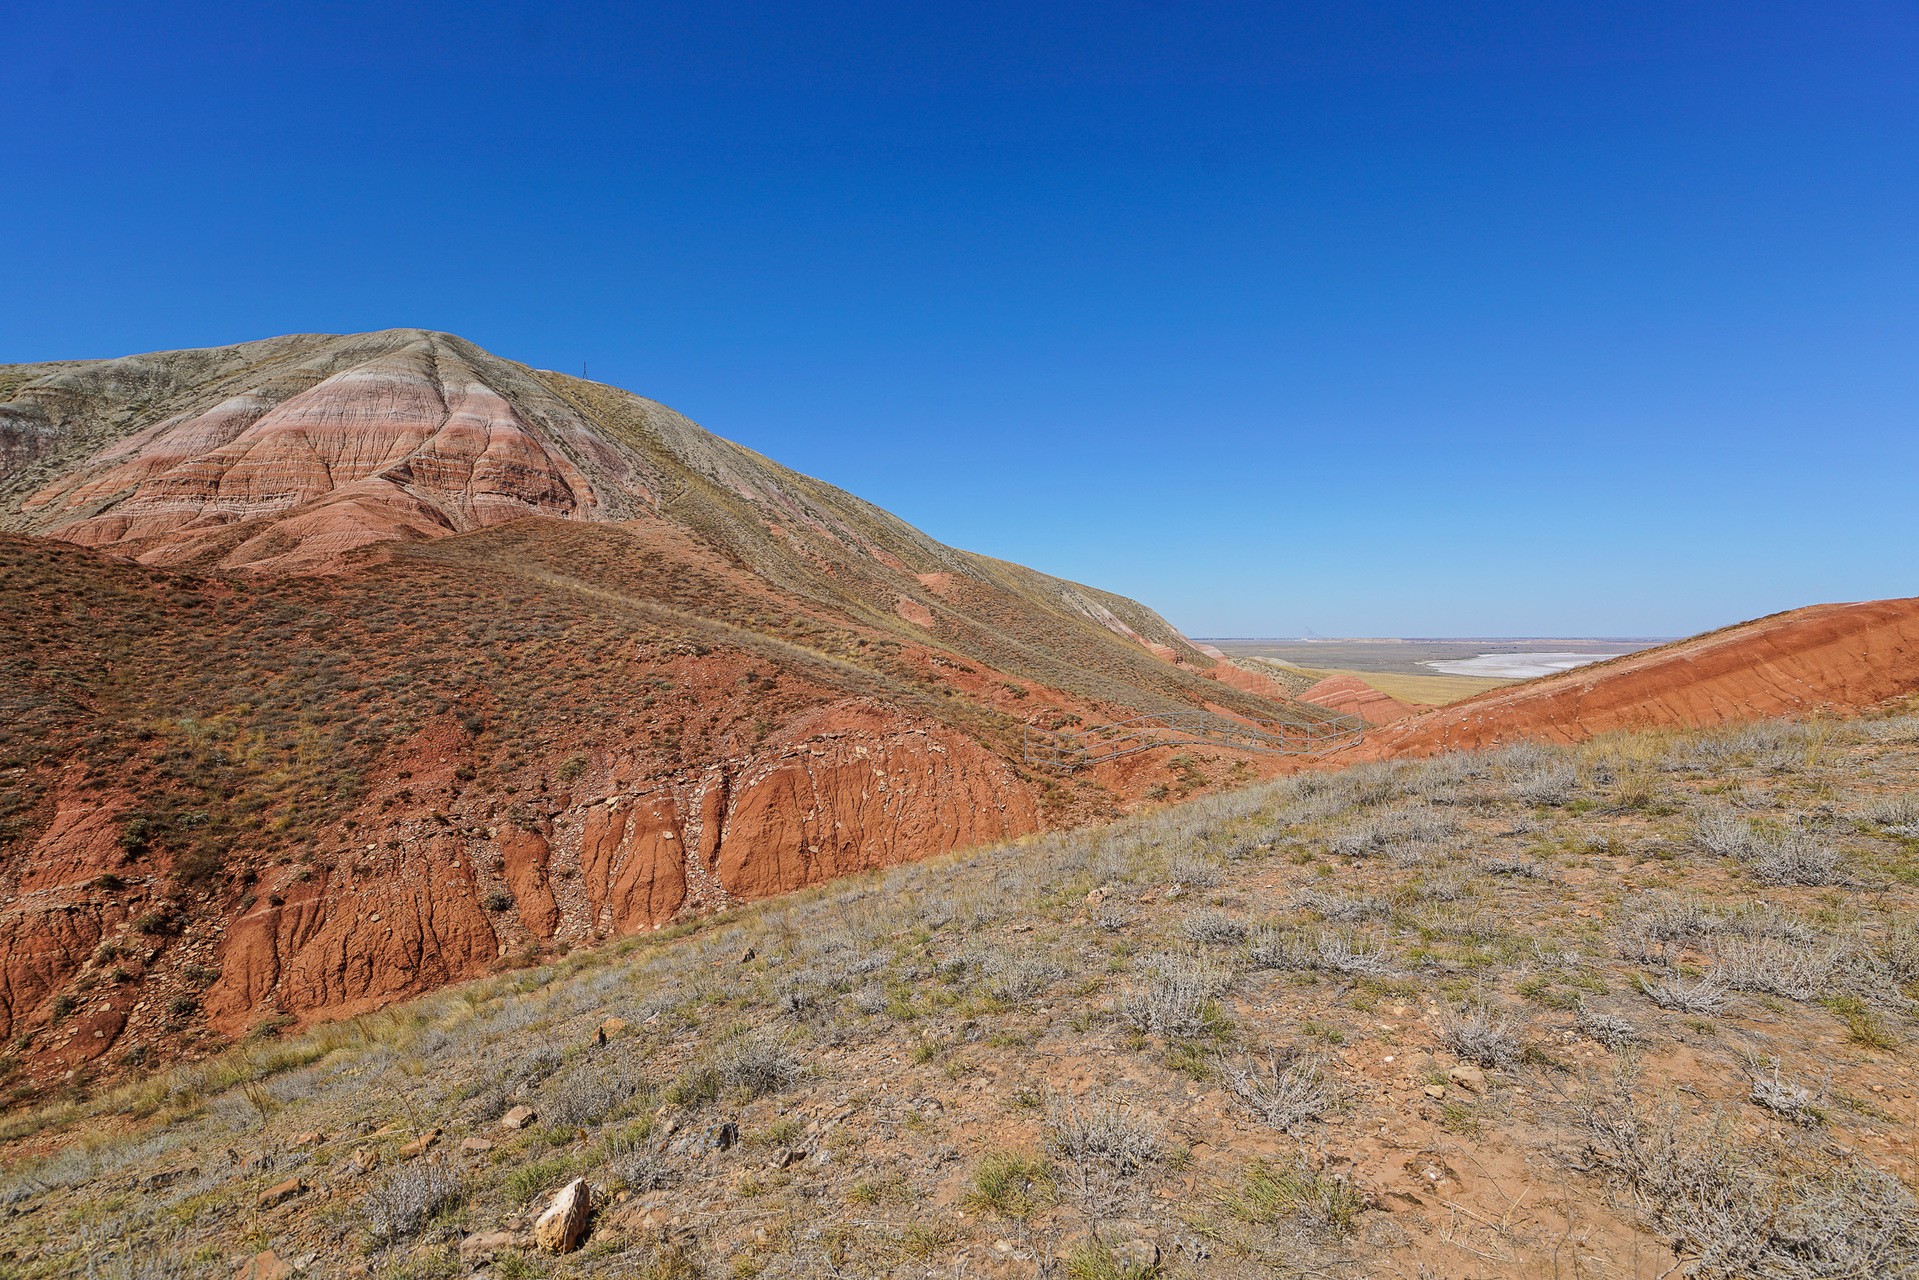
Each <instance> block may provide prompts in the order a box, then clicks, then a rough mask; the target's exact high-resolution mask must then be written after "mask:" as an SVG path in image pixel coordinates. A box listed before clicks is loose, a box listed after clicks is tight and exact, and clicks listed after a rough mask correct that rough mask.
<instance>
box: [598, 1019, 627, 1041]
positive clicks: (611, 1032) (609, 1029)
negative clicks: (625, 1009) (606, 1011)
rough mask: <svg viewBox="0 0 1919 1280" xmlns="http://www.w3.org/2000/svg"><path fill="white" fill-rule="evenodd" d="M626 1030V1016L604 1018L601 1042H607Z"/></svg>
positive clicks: (601, 1028)
mask: <svg viewBox="0 0 1919 1280" xmlns="http://www.w3.org/2000/svg"><path fill="white" fill-rule="evenodd" d="M624 1030H626V1019H625V1018H602V1019H601V1020H600V1043H601V1044H605V1043H606V1042H607V1041H608V1040H611V1039H612V1038H613V1037H614V1036H617V1035H619V1034H620V1032H622V1031H624Z"/></svg>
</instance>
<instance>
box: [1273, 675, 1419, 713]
mask: <svg viewBox="0 0 1919 1280" xmlns="http://www.w3.org/2000/svg"><path fill="white" fill-rule="evenodd" d="M1299 700H1300V701H1301V702H1310V703H1312V704H1313V705H1315V706H1320V707H1325V708H1327V709H1328V710H1331V711H1338V712H1341V713H1343V714H1345V715H1349V716H1358V717H1359V718H1360V719H1362V720H1364V721H1365V722H1366V723H1368V724H1391V723H1392V722H1393V721H1395V720H1404V719H1405V718H1406V717H1407V716H1414V715H1418V714H1419V708H1418V707H1415V706H1413V705H1411V704H1410V703H1405V702H1401V701H1400V700H1399V699H1398V698H1394V697H1391V696H1389V695H1387V694H1384V693H1381V692H1380V691H1379V690H1377V689H1375V688H1373V687H1372V686H1371V685H1369V684H1367V683H1366V682H1365V681H1364V680H1361V679H1360V678H1359V677H1358V676H1327V677H1326V678H1325V679H1324V680H1321V681H1319V682H1318V683H1317V684H1314V685H1313V686H1311V687H1310V688H1308V689H1306V690H1305V691H1304V692H1302V693H1301V694H1300V695H1299Z"/></svg>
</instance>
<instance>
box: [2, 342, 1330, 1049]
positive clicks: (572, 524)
mask: <svg viewBox="0 0 1919 1280" xmlns="http://www.w3.org/2000/svg"><path fill="white" fill-rule="evenodd" d="M0 457H3V458H4V459H5V468H6V469H5V472H4V475H0V503H4V509H5V512H6V516H5V520H6V522H7V523H9V524H11V525H12V526H13V528H14V529H15V530H16V532H15V533H13V534H9V535H4V536H0V655H4V657H0V662H4V663H5V664H6V666H5V675H6V684H5V691H4V693H0V698H4V700H5V710H6V713H7V714H6V715H5V716H4V717H0V890H4V892H3V893H0V898H3V899H4V901H0V1035H4V1036H5V1037H7V1038H8V1039H9V1041H10V1042H11V1043H12V1046H13V1049H12V1052H13V1053H14V1054H15V1055H17V1057H18V1062H19V1066H20V1070H19V1072H18V1073H17V1075H16V1078H15V1079H16V1083H17V1084H21V1085H23V1086H26V1087H32V1086H33V1085H35V1084H36V1083H44V1082H46V1081H49V1080H59V1079H63V1078H66V1074H67V1073H68V1072H71V1071H76V1070H78V1071H81V1072H82V1074H83V1075H84V1074H85V1073H86V1072H87V1071H94V1070H100V1069H103V1068H106V1067H108V1066H112V1067H116V1068H117V1067H120V1066H123V1065H125V1064H127V1063H129V1062H132V1061H139V1060H143V1059H146V1058H150V1057H151V1056H152V1055H155V1054H166V1053H175V1052H181V1051H185V1052H189V1053H197V1052H201V1051H203V1050H204V1049H205V1048H206V1047H208V1046H211V1045H213V1044H216V1043H218V1042H219V1041H220V1040H221V1038H222V1037H224V1036H227V1035H232V1034H237V1033H240V1032H244V1031H246V1030H247V1029H249V1028H251V1027H254V1026H256V1025H259V1024H261V1023H263V1022H265V1023H273V1022H275V1021H279V1020H285V1019H289V1018H292V1019H303V1018H305V1017H308V1016H311V1015H313V1014H315V1013H329V1014H337V1013H343V1012H351V1011H354V1010H359V1009H364V1008H368V1007H371V1006H375V1005H378V1004H381V1003H384V1002H386V1001H389V1000H391V999H393V998H395V997H397V996H400V995H403V994H407V993H412V992H418V991H422V990H426V989H429V988H431V987H433V986H435V985H438V984H440V983H443V982H446V981H450V980H453V979H457V978H460V977H465V976H471V975H473V974H476V973H480V972H484V971H486V970H489V969H491V968H494V967H496V966H498V965H500V964H505V963H520V962H522V961H523V960H524V959H525V958H526V957H529V956H533V955H537V954H540V953H542V952H549V951H553V950H563V949H565V948H567V947H571V946H575V945H579V944H582V943H588V942H592V941H594V940H596V939H600V938H605V937H609V936H616V935H620V934H627V933H632V932H634V931H637V930H642V929H649V928H653V927H657V926H658V925H660V924H662V923H665V922H667V921H670V920H674V919H676V918H679V917H682V916H685V915H689V914H695V913H698V912H701V911H706V910H711V909H714V908H717V907H722V906H725V905H727V904H729V903H733V902H737V901H739V900H742V899H748V898H753V897H759V896H764V895H766V894H771V893H776V892H782V891H786V890H791V889H794V888H797V887H800V886H803V885H807V884H811V883H814V882H817V881H819V880H821V879H824V878H828V877H831V876H834V875H840V874H845V873H847V872H849V871H854V870H859V869H862V868H866V867H872V866H877V865H885V864H891V863H897V862H900V861H905V860H909V859H913V858H918V857H924V856H926V855H928V854H931V853H937V852H941V851H945V850H950V849H955V848H960V847H963V846H966V845H969V844H975V843H980V842H983V841H990V840H998V839H1005V838H1010V837H1014V836H1019V835H1022V834H1026V833H1030V832H1033V831H1036V830H1039V829H1042V828H1044V827H1052V826H1061V825H1070V824H1072V823H1075V822H1079V821H1083V820H1086V819H1088V818H1093V817H1099V816H1103V815H1110V814H1112V813H1114V812H1116V811H1117V808H1118V807H1119V806H1121V805H1123V804H1124V803H1125V802H1126V801H1127V799H1128V798H1129V797H1132V796H1137V795H1139V794H1142V793H1144V792H1147V791H1150V790H1153V789H1155V788H1158V789H1159V793H1160V794H1164V793H1165V792H1166V791H1168V790H1171V791H1175V792H1178V793H1180V794H1186V793H1190V792H1191V791H1193V790H1194V789H1196V788H1200V787H1206V786H1213V785H1218V784H1219V783H1221V782H1223V781H1225V780H1227V779H1228V777H1229V776H1230V777H1235V778H1243V777H1245V776H1248V774H1247V769H1248V768H1250V767H1252V766H1251V765H1249V764H1248V763H1247V762H1244V761H1236V760H1235V759H1234V758H1233V757H1232V755H1231V753H1228V752H1206V751H1196V752H1189V753H1188V754H1187V755H1186V756H1185V757H1182V758H1181V763H1180V764H1179V765H1178V766H1177V767H1176V768H1175V767H1174V766H1173V765H1172V764H1171V763H1170V762H1166V761H1155V762H1147V761H1142V760H1135V761H1131V762H1128V763H1127V764H1126V766H1125V767H1124V768H1123V769H1122V768H1117V767H1116V768H1114V769H1112V770H1110V771H1108V772H1106V773H1104V774H1097V773H1096V774H1092V775H1087V776H1082V777H1081V778H1078V779H1076V780H1074V781H1072V782H1071V783H1062V782H1061V781H1059V780H1057V779H1054V778H1052V777H1050V776H1039V775H1035V774H1033V773H1031V772H1029V771H1028V770H1027V769H1026V768H1025V766H1024V764H1023V759H1022V734H1023V731H1024V729H1025V726H1026V725H1027V724H1029V723H1037V724H1039V725H1041V726H1045V727H1052V726H1057V725H1060V724H1070V723H1074V722H1084V723H1093V722H1098V721H1100V720H1103V719H1123V718H1127V717H1130V716H1135V715H1138V714H1140V713H1142V712H1154V711H1167V710H1181V711H1189V710H1194V709H1207V710H1211V711H1213V712H1215V713H1217V714H1220V715H1224V716H1231V717H1240V718H1245V717H1251V718H1273V717H1288V716H1298V715H1311V714H1318V713H1315V712H1313V711H1311V709H1305V708H1295V707H1292V706H1290V705H1289V704H1284V703H1282V702H1281V701H1278V700H1276V699H1274V698H1272V697H1269V696H1265V695H1263V694H1262V693H1260V692H1258V691H1253V690H1244V689H1236V688H1232V687H1229V686H1226V685H1224V684H1222V683H1220V682H1219V681H1217V680H1213V679H1209V678H1207V675H1208V672H1209V669H1210V668H1212V667H1213V666H1214V665H1215V663H1214V660H1213V659H1211V658H1209V657H1207V656H1205V655H1203V654H1201V653H1199V652H1198V651H1197V650H1194V649H1193V648H1192V647H1191V646H1190V645H1189V644H1188V643H1187V642H1186V641H1185V640H1184V638H1183V637H1181V636H1180V635H1179V634H1178V633H1177V632H1176V631H1175V630H1174V629H1173V628H1171V627H1170V626H1168V625H1167V624H1166V623H1165V622H1164V621H1163V620H1161V619H1160V618H1159V617H1158V616H1157V615H1156V614H1154V613H1153V612H1152V611H1151V610H1150V609H1147V608H1145V607H1144V606H1142V605H1139V604H1137V603H1135V602H1133V601H1130V600H1126V599H1124V598H1122V597H1118V596H1114V595H1110V594H1108V593H1104V592H1100V591H1097V590H1094V589H1091V588H1087V587H1083V586H1079V585H1077V584H1074V583H1069V582H1064V581H1062V580H1060V579H1056V578H1052V577H1049V576H1048V575H1045V574H1042V573H1038V572H1036V571H1034V570H1031V569H1027V568H1024V567H1022V566H1018V565H1012V564H1007V563H1004V562H1000V561H995V560H991V559H988V558H985V557H981V556H975V555H971V554H969V553H966V552H962V551H957V550H954V549H953V548H949V547H946V546H943V545H942V544H940V543H938V542H936V541H934V540H933V539H931V538H928V537H926V536H925V535H924V534H922V533H920V532H918V531H917V530H915V529H912V528H911V527H910V526H908V525H906V524H904V523H903V522H901V521H899V520H898V519H896V518H894V517H893V516H891V515H888V514H887V513H885V512H883V511H880V510H879V509H877V508H875V507H873V506H871V505H870V504H867V503H864V502H862V501H860V500H859V499H857V498H854V497H852V496H851V495H849V494H845V493H843V492H841V491H839V490H836V489H834V488H832V487H831V486H829V485H825V484H822V483H820V482H818V481H815V480H812V479H809V478H807V477H804V476H800V475H798V474H796V473H794V472H792V471H789V470H787V469H785V468H783V467H780V466H778V465H777V464H775V463H772V462H770V461H768V460H767V459H765V458H762V457H760V456H759V455H757V454H754V453H752V452H751V451H750V450H746V449H742V448H740V447H739V446H736V445H733V444H730V443H728V442H726V441H723V440H720V439H718V438H717V437H714V436H712V435H710V434H708V433H707V432H705V431H703V430H701V429H700V428H698V427H697V426H695V425H693V424H692V423H690V422H688V421H686V420H685V419H684V418H681V417H679V415H677V414H674V413H672V412H671V411H669V410H667V409H665V408H663V407H661V406H659V405H656V404H653V403H652V402H650V401H646V400H642V399H640V398H639V397H636V396H632V395H630V394H628V393H626V392H622V391H618V390H617V389H614V388H610V387H602V386H597V385H595V384H591V383H585V382H581V381H579V380H577V379H571V378H565V377H562V376H560V375H557V374H550V373H542V372H539V371H534V370H529V369H526V368H524V367H523V366H520V365H516V364H513V363H512V362H510V361H505V360H500V359H498V358H496V357H493V356H490V355H488V354H487V353H485V352H483V351H481V350H479V349H478V348H476V347H474V346H472V345H471V344H470V343H465V342H463V341H461V340H460V339H457V338H453V337H450V336H448V335H444V334H432V333H425V332H420V331H414V330H398V331H392V332H388V333H380V334H368V335H358V336H353V337H344V338H341V337H328V336H314V335H306V336H295V337H288V338H277V339H272V340H269V341H266V342H259V343H248V344H243V345H241V346H237V347H228V348H216V349H210V350H206V351H189V352H170V353H160V354H157V355H152V356H139V357H132V358H129V359H125V360H111V361H90V362H73V363H65V364H60V365H56V366H11V367H6V368H0ZM1236 766H1237V767H1236Z"/></svg>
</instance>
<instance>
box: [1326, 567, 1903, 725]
mask: <svg viewBox="0 0 1919 1280" xmlns="http://www.w3.org/2000/svg"><path fill="white" fill-rule="evenodd" d="M1915 690H1919V597H1913V598H1908V599H1903V600H1874V601H1868V602H1866V603H1863V604H1821V605H1812V606H1810V607H1808V608H1804V609H1795V610H1792V611H1791V612H1788V613H1776V614H1772V615H1771V616H1769V617H1765V618H1759V619H1757V620H1755V621H1752V622H1743V623H1740V624H1738V625H1736V626H1731V627H1726V628H1724V629H1723V630H1720V631H1712V632H1708V633H1706V634H1705V635H1700V636H1694V637H1692V638H1691V639H1689V640H1681V641H1678V642H1676V643H1673V644H1669V645H1664V646H1662V647H1660V648H1657V649H1647V650H1645V651H1643V652H1640V653H1633V654H1628V655H1626V656H1625V657H1623V658H1614V659H1613V660H1611V661H1610V662H1602V663H1595V664H1593V665H1591V666H1586V667H1578V668H1575V669H1574V670H1572V671H1568V672H1566V673H1565V674H1563V675H1556V676H1548V677H1546V678H1544V679H1541V680H1530V681H1527V682H1526V683H1524V684H1518V685H1512V686H1510V687H1507V688H1503V689H1495V690H1493V691H1491V692H1489V693H1482V694H1480V695H1478V696H1477V697H1474V698H1468V699H1467V700H1466V701H1464V702H1457V703H1454V704H1452V705H1451V706H1448V707H1443V708H1441V709H1439V710H1437V711H1431V712H1428V713H1426V714H1425V715H1422V716H1419V717H1417V718H1415V719H1411V720H1405V721H1401V722H1399V723H1397V724H1395V725H1393V726H1392V727H1391V728H1389V729H1384V730H1382V731H1380V732H1379V733H1377V734H1373V735H1370V736H1369V737H1368V740H1367V742H1366V743H1365V744H1364V745H1363V746H1361V747H1359V748H1358V749H1356V750H1355V751H1354V752H1353V753H1351V754H1350V755H1343V758H1346V759H1382V758H1386V757H1389V756H1409V755H1411V756H1421V755H1431V754H1434V753H1436V752H1440V751H1450V750H1472V749H1478V748H1483V747H1489V746H1494V745H1497V744H1499V743H1503V742H1513V741H1517V740H1519V739H1524V738H1530V739H1537V740H1540V741H1548V742H1580V741H1584V740H1586V739H1589V738H1594V737H1597V736H1599V735H1600V734H1603V733H1610V732H1612V731H1614V730H1622V729H1647V728H1657V727H1703V726H1710V725H1716V724H1726V723H1731V722H1735V721H1742V720H1758V719H1763V718H1765V717H1768V716H1786V715H1809V714H1813V713H1816V712H1836V713H1845V712H1851V711H1859V710H1862V709H1865V708H1868V707H1872V706H1875V705H1877V704H1879V703H1882V702H1885V701H1887V700H1888V699H1891V698H1896V697H1900V696H1903V695H1905V694H1909V693H1912V692H1914V691H1915Z"/></svg>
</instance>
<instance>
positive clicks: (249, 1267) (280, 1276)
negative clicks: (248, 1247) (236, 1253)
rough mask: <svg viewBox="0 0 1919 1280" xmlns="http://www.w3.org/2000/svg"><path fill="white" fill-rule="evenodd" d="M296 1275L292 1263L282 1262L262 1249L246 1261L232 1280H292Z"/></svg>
mask: <svg viewBox="0 0 1919 1280" xmlns="http://www.w3.org/2000/svg"><path fill="white" fill-rule="evenodd" d="M298 1274H299V1272H297V1271H295V1270H294V1269H293V1264H292V1263H290V1262H284V1261H282V1260H281V1259H280V1256H279V1255H278V1254H276V1253H274V1252H273V1250H271V1249H262V1250H261V1251H260V1252H259V1253H256V1254H254V1255H253V1256H252V1257H251V1258H248V1259H247V1261H246V1265H245V1266H243V1267H241V1268H240V1270H239V1271H238V1272H236V1273H235V1274H234V1277H233V1280H292V1278H293V1277H294V1276H296V1275H298Z"/></svg>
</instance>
